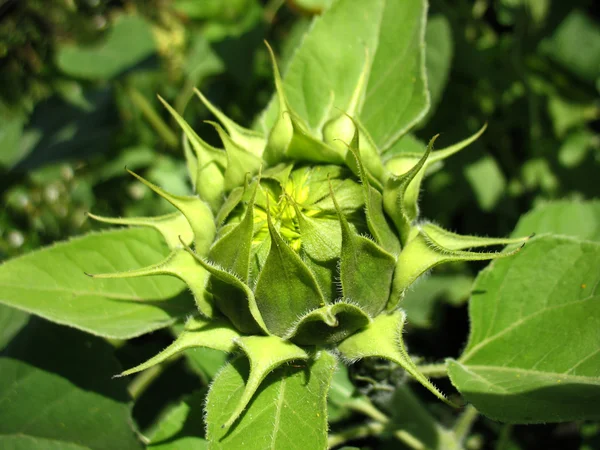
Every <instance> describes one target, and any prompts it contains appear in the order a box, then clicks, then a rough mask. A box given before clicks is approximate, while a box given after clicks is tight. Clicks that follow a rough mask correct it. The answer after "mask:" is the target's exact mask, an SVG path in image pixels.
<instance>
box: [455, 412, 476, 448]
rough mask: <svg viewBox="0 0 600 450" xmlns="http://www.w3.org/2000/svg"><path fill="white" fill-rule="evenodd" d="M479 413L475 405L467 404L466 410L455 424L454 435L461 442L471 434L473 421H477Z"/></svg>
mask: <svg viewBox="0 0 600 450" xmlns="http://www.w3.org/2000/svg"><path fill="white" fill-rule="evenodd" d="M478 415H479V413H478V412H477V410H476V409H475V407H474V406H472V405H467V407H466V408H465V411H464V412H463V413H462V414H461V416H460V417H459V418H458V420H457V421H456V423H455V424H454V429H453V431H454V435H455V436H456V439H457V440H458V441H459V442H463V441H464V440H465V438H466V437H467V436H468V435H469V432H470V431H471V427H472V426H473V423H475V420H477V416H478Z"/></svg>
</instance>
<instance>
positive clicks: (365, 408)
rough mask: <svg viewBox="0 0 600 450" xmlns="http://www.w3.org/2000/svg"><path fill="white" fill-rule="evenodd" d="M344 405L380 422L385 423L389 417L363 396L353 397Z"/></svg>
mask: <svg viewBox="0 0 600 450" xmlns="http://www.w3.org/2000/svg"><path fill="white" fill-rule="evenodd" d="M346 407H348V408H349V409H351V410H352V411H356V412H358V413H361V414H364V415H365V416H367V417H370V418H371V419H373V420H375V421H377V422H379V423H381V424H384V425H385V424H387V423H388V422H389V421H390V419H389V417H388V416H386V415H385V414H384V413H382V412H381V411H379V410H378V409H377V408H376V407H375V405H373V403H371V402H370V401H369V400H367V399H364V398H357V399H354V400H352V401H350V402H348V403H347V404H346Z"/></svg>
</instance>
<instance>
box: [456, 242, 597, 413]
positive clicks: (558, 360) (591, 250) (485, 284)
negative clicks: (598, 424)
mask: <svg viewBox="0 0 600 450" xmlns="http://www.w3.org/2000/svg"><path fill="white" fill-rule="evenodd" d="M598 267H600V244H596V243H593V242H588V241H579V240H576V239H572V238H567V237H557V236H545V237H541V238H535V239H532V240H531V241H530V242H529V243H527V245H526V246H525V247H524V248H523V250H521V252H520V253H519V254H517V255H515V256H512V257H510V258H506V259H503V260H497V261H495V262H494V263H492V264H491V265H490V266H489V267H488V268H487V269H486V270H484V271H483V272H481V273H480V275H479V277H478V278H477V281H476V283H475V287H474V293H473V296H472V298H471V301H470V308H469V315H470V318H471V323H472V326H471V334H470V337H469V342H468V344H467V347H466V349H465V350H464V352H463V354H462V356H461V357H460V358H459V359H458V361H451V362H450V363H449V374H450V378H451V380H452V382H453V383H454V385H455V386H456V387H457V388H458V390H459V391H460V392H461V393H462V394H463V395H464V396H465V398H466V399H467V400H468V401H469V402H471V403H473V405H474V406H475V407H476V408H477V409H478V410H480V411H481V412H482V413H484V414H485V415H487V416H489V417H491V418H493V419H496V420H502V421H506V422H512V423H536V422H557V421H568V420H578V419H586V418H587V419H595V420H598V419H600V409H599V408H598V404H599V402H600V377H599V375H600V292H598V287H599V284H600V272H599V271H598Z"/></svg>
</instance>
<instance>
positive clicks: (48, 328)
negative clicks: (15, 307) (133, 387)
mask: <svg viewBox="0 0 600 450" xmlns="http://www.w3.org/2000/svg"><path fill="white" fill-rule="evenodd" d="M0 356H1V357H5V358H11V359H15V360H19V361H22V362H24V363H26V364H29V365H31V366H33V367H36V368H37V369H40V370H43V371H45V372H51V373H53V374H55V375H57V376H60V377H62V378H65V379H67V380H69V381H70V382H71V383H73V384H74V385H76V386H78V387H79V388H81V389H84V390H87V391H92V392H95V393H98V394H100V395H102V396H104V397H108V398H112V399H114V400H116V401H119V402H122V403H127V402H129V394H128V393H127V383H126V381H123V380H112V376H113V375H114V374H115V373H119V372H120V371H121V367H120V365H119V363H118V361H117V359H116V358H115V356H114V349H113V347H112V346H111V345H110V344H108V343H107V342H106V341H105V340H104V339H101V338H99V337H96V336H92V335H90V334H87V333H84V332H82V331H79V330H76V329H74V328H69V327H65V326H60V325H56V324H53V323H51V322H48V321H46V320H44V319H40V318H37V317H32V318H31V319H30V320H29V323H28V324H27V325H26V326H25V327H24V328H23V329H22V330H21V331H20V332H19V334H18V335H17V336H16V337H15V338H14V339H13V340H12V341H11V342H10V343H9V344H8V346H7V347H6V348H5V349H4V351H3V352H2V353H1V354H0Z"/></svg>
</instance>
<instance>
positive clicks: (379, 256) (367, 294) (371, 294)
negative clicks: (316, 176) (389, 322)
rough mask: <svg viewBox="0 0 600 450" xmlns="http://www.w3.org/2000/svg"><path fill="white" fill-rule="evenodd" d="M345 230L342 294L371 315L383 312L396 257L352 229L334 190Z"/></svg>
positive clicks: (341, 268)
mask: <svg viewBox="0 0 600 450" xmlns="http://www.w3.org/2000/svg"><path fill="white" fill-rule="evenodd" d="M331 198H332V200H333V203H334V205H335V208H336V210H337V213H338V217H339V220H340V225H341V229H342V251H341V257H340V283H341V286H342V294H343V296H344V298H345V299H348V300H350V301H352V302H353V303H355V304H356V305H359V306H360V307H361V308H362V310H363V311H365V312H366V313H367V314H369V315H370V316H371V317H375V316H376V315H377V314H379V313H380V312H381V311H382V310H383V309H384V308H385V306H386V304H387V303H388V299H389V295H390V286H391V283H392V277H393V275H394V268H395V265H396V258H394V256H392V255H391V254H389V253H388V252H386V251H385V250H383V249H382V248H381V247H379V246H378V245H377V244H375V242H373V241H371V240H370V239H368V238H366V237H364V236H359V235H357V234H356V233H355V232H353V231H352V230H351V229H350V226H349V225H348V221H347V220H346V217H345V216H344V214H343V213H342V211H341V210H340V208H339V205H338V203H337V200H336V198H335V195H334V193H333V190H332V191H331Z"/></svg>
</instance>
